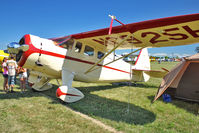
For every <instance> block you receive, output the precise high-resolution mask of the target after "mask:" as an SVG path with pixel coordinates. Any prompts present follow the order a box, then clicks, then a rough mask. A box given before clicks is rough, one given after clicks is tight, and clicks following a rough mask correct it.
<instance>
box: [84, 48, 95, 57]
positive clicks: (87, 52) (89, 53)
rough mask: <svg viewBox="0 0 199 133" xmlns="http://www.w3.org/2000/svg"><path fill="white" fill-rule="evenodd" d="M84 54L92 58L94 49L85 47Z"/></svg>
mask: <svg viewBox="0 0 199 133" xmlns="http://www.w3.org/2000/svg"><path fill="white" fill-rule="evenodd" d="M84 54H85V55H88V56H93V55H94V49H93V48H91V47H90V46H86V47H85V49H84Z"/></svg>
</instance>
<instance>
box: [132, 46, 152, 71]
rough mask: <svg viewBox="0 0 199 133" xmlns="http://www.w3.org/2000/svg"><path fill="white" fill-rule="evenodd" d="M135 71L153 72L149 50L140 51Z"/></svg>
mask: <svg viewBox="0 0 199 133" xmlns="http://www.w3.org/2000/svg"><path fill="white" fill-rule="evenodd" d="M135 69H139V70H151V65H150V60H149V54H148V50H147V48H143V49H142V50H140V53H139V55H138V58H137V60H136V62H135Z"/></svg>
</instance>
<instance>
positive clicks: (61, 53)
mask: <svg viewBox="0 0 199 133" xmlns="http://www.w3.org/2000/svg"><path fill="white" fill-rule="evenodd" d="M30 41H31V42H32V45H31V46H30V48H29V50H30V51H31V50H32V51H31V52H29V53H31V54H29V55H28V56H27V59H26V61H25V62H24V67H26V68H29V69H31V70H34V71H38V72H40V73H41V74H43V75H45V76H47V77H50V78H57V79H58V78H61V77H62V75H61V73H62V69H63V68H64V69H67V70H68V71H71V72H74V73H75V76H74V79H75V80H79V81H84V82H118V81H130V80H131V69H132V66H131V65H130V64H129V63H126V62H125V61H123V60H118V61H116V62H113V63H111V64H109V65H106V66H100V65H104V64H106V63H108V62H110V61H112V60H113V59H114V58H116V57H114V55H113V54H111V55H109V56H108V57H106V58H105V59H104V60H103V61H102V62H101V63H99V64H98V65H97V66H96V67H95V68H98V69H96V70H94V71H92V72H89V73H87V74H85V72H86V71H87V70H88V69H89V68H90V67H92V66H93V65H94V64H95V62H97V61H98V60H99V59H98V58H97V52H98V48H94V55H93V56H88V55H86V54H84V49H85V45H84V44H83V46H82V49H81V51H80V52H75V43H74V45H73V48H72V49H71V50H68V49H66V48H62V47H59V46H57V45H55V44H54V42H53V41H52V40H48V39H42V38H39V37H37V36H33V35H30ZM91 47H92V46H91ZM20 61H21V60H20ZM36 61H39V62H40V63H41V64H42V66H38V65H36V63H35V62H36Z"/></svg>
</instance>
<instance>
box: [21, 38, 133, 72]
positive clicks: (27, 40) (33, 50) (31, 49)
mask: <svg viewBox="0 0 199 133" xmlns="http://www.w3.org/2000/svg"><path fill="white" fill-rule="evenodd" d="M24 38H25V44H27V45H29V50H27V51H26V52H24V53H23V55H22V57H21V59H20V61H19V66H23V65H24V64H25V62H26V60H27V58H28V57H29V56H30V55H31V54H33V53H41V54H45V55H50V56H53V57H58V58H65V59H68V60H73V61H77V62H82V63H86V64H91V65H94V64H95V63H94V62H90V61H86V60H81V59H78V58H74V57H70V56H65V55H61V54H57V53H54V52H49V51H45V50H42V49H38V48H36V47H35V46H34V45H33V44H32V42H31V39H30V35H29V34H27V35H25V36H24ZM97 65H98V66H102V65H101V64H97ZM103 67H105V68H108V69H112V70H116V71H119V72H123V73H128V74H130V72H127V71H123V70H120V69H117V68H113V67H109V66H103Z"/></svg>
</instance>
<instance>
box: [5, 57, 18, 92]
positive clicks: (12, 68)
mask: <svg viewBox="0 0 199 133" xmlns="http://www.w3.org/2000/svg"><path fill="white" fill-rule="evenodd" d="M7 68H8V86H9V89H11V92H14V91H13V88H14V85H15V74H16V69H17V63H16V61H15V60H14V56H11V57H10V60H8V61H7Z"/></svg>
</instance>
